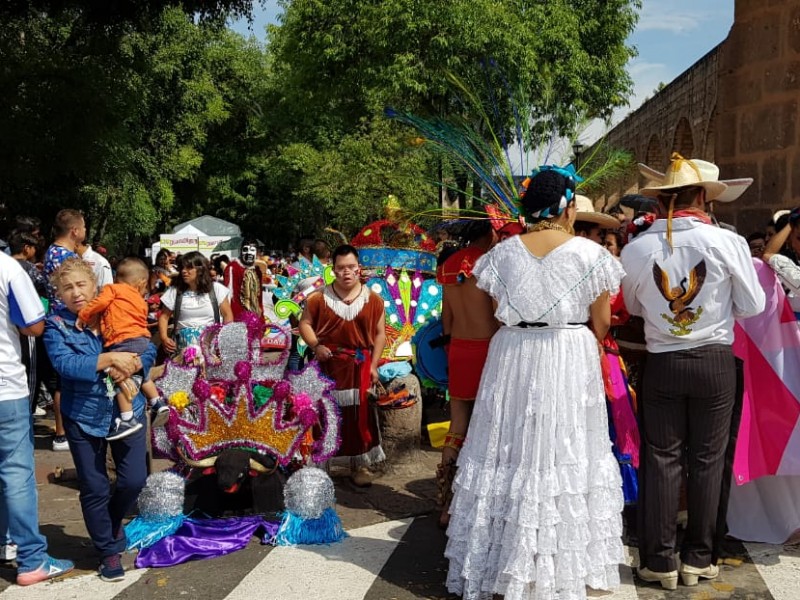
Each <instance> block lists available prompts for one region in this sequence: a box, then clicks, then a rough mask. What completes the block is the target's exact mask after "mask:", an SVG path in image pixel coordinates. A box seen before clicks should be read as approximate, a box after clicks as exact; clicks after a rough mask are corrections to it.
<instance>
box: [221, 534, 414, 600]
mask: <svg viewBox="0 0 800 600" xmlns="http://www.w3.org/2000/svg"><path fill="white" fill-rule="evenodd" d="M411 521H412V520H411V519H404V520H402V521H385V522H383V523H378V524H376V525H370V526H368V527H361V528H359V529H354V530H352V531H350V532H349V533H350V537H349V538H347V539H346V540H344V541H343V542H342V543H340V544H333V545H331V546H317V547H311V548H286V547H279V548H275V550H273V551H272V552H270V553H269V554H268V555H267V556H266V558H264V560H262V561H261V563H260V564H259V565H258V566H257V567H256V568H255V569H253V570H252V571H251V572H250V574H249V575H248V576H247V577H245V578H244V579H243V580H242V582H241V583H240V584H239V585H238V586H237V587H236V589H235V590H233V592H231V593H230V594H228V597H227V598H226V600H249V599H250V598H256V597H259V593H260V592H262V591H263V590H270V589H271V590H280V597H281V600H308V599H309V598H315V597H320V596H324V597H325V598H326V600H353V599H354V598H363V597H364V595H365V594H366V593H367V591H368V590H369V588H370V586H372V583H373V582H374V581H375V578H376V577H377V576H378V574H379V573H380V572H381V569H382V568H383V565H384V564H386V561H387V560H389V557H390V556H391V555H392V552H394V550H395V548H396V547H397V544H398V543H399V542H400V540H401V539H402V538H403V536H404V535H405V533H406V530H407V529H408V526H409V525H410V524H411ZM321 590H325V592H324V594H321V593H320V592H321Z"/></svg>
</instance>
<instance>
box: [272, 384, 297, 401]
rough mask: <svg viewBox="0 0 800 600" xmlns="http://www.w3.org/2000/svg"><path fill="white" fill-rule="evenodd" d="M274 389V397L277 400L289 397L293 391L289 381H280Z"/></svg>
mask: <svg viewBox="0 0 800 600" xmlns="http://www.w3.org/2000/svg"><path fill="white" fill-rule="evenodd" d="M272 389H273V390H274V391H275V393H274V394H273V397H274V398H275V399H276V400H286V398H288V397H289V393H290V392H291V391H292V384H291V383H289V382H288V381H279V382H277V383H276V384H275V386H274V387H273V388H272Z"/></svg>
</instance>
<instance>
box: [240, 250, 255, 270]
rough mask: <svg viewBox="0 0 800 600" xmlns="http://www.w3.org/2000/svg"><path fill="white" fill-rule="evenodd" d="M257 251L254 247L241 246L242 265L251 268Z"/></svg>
mask: <svg viewBox="0 0 800 600" xmlns="http://www.w3.org/2000/svg"><path fill="white" fill-rule="evenodd" d="M257 254H258V251H257V250H256V247H255V246H242V263H243V264H245V265H247V266H248V267H249V266H252V265H253V263H255V262H256V255H257Z"/></svg>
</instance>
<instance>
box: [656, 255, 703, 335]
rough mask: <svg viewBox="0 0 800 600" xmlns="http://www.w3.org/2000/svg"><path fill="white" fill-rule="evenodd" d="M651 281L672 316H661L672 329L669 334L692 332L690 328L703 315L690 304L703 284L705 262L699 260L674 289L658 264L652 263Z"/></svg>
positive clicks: (698, 308) (699, 308)
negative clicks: (653, 282) (667, 305)
mask: <svg viewBox="0 0 800 600" xmlns="http://www.w3.org/2000/svg"><path fill="white" fill-rule="evenodd" d="M653 279H654V280H655V282H656V287H657V288H658V291H659V292H661V295H662V296H664V299H665V300H666V301H667V302H668V303H669V309H670V311H672V314H673V315H674V316H672V317H670V316H669V315H667V314H665V313H662V314H661V318H662V319H664V320H665V321H666V322H667V323H669V324H670V325H672V327H674V329H670V330H669V332H670V333H671V334H672V335H675V336H684V335H689V334H690V333H691V332H692V327H691V326H692V325H694V324H695V323H697V321H698V319H700V317H701V315H702V314H703V307H702V306H699V307H697V309H695V308H693V307H692V306H691V303H692V302H693V301H694V299H695V298H697V294H699V293H700V290H701V289H702V287H703V283H705V280H706V261H705V260H701V261H700V262H699V263H697V264H696V265H695V266H694V268H693V269H692V270H691V271H690V272H689V276H688V277H684V278H683V279H681V281H680V284H678V285H677V286H675V287H672V286H671V284H670V281H669V275H668V274H667V272H666V271H664V269H662V268H661V267H659V266H658V263H653Z"/></svg>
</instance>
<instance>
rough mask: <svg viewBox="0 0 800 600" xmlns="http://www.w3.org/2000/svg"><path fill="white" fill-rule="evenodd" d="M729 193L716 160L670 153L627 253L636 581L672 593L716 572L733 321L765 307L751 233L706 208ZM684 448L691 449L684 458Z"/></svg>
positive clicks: (732, 386)
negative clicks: (683, 512) (639, 333)
mask: <svg viewBox="0 0 800 600" xmlns="http://www.w3.org/2000/svg"><path fill="white" fill-rule="evenodd" d="M727 189H728V186H727V184H725V183H723V182H720V181H719V169H718V168H717V166H716V165H714V164H712V163H710V162H707V161H704V160H699V159H685V158H683V157H682V156H680V155H678V154H674V155H673V157H672V162H671V164H670V167H669V169H668V170H667V172H666V173H665V174H664V177H663V179H662V180H661V181H657V182H655V184H654V185H650V186H649V187H646V188H644V189H642V190H640V193H641V194H643V195H645V196H649V197H654V198H656V199H657V200H658V211H659V212H658V215H657V218H656V219H655V221H654V222H653V224H652V225H651V226H650V228H649V229H647V230H646V231H644V232H642V233H640V234H639V235H637V236H636V237H635V238H634V239H633V240H632V241H631V242H630V243H629V244H628V245H627V246H626V247H625V248H624V249H623V251H622V256H621V260H622V264H623V267H624V268H625V272H626V276H625V278H624V279H623V282H622V289H623V293H624V296H625V304H626V305H627V308H628V310H629V312H630V313H631V314H634V315H638V316H641V317H642V318H643V319H644V330H645V340H646V344H647V352H648V354H647V359H646V362H645V366H644V371H643V374H642V385H641V401H640V411H641V418H642V430H641V435H642V452H641V463H640V464H641V470H640V482H639V486H640V487H639V489H640V497H639V498H640V500H639V513H640V514H639V531H638V533H639V556H640V566H639V571H638V572H639V576H640V577H641V578H642V579H643V580H645V581H652V582H660V583H661V585H662V587H664V588H666V589H675V587H676V586H677V581H678V576H679V575H680V577H681V579H682V580H683V583H684V584H686V585H695V584H696V583H697V581H698V578H705V579H713V578H715V577H717V575H718V573H719V570H718V568H717V566H716V565H715V564H713V562H712V555H713V552H714V539H715V534H716V528H717V514H718V509H719V500H720V490H721V485H722V478H723V472H724V464H725V450H726V447H727V444H728V439H729V435H730V426H731V415H732V412H733V407H734V402H735V394H736V371H735V362H734V355H733V351H732V348H731V346H732V344H733V327H734V319H735V318H745V317H750V316H754V315H757V314H758V313H760V312H761V311H762V310H763V308H764V301H765V300H764V293H763V290H762V289H761V286H760V285H759V283H758V278H757V276H756V272H755V269H754V267H753V263H752V261H751V258H750V251H749V248H748V246H747V243H746V242H745V240H744V239H743V238H742V237H741V236H739V235H737V234H735V233H733V232H730V231H727V230H725V229H721V228H719V227H716V226H714V225H713V224H712V221H711V218H710V217H709V216H708V214H707V213H706V203H708V202H711V201H713V200H715V199H717V198H719V197H720V196H721V195H723V194H724V193H725V192H726V190H727ZM684 453H685V454H684ZM684 456H685V462H686V465H687V467H688V469H687V470H688V483H687V501H688V512H689V522H688V527H687V530H686V535H685V537H684V540H683V544H682V546H681V548H680V563H681V566H680V572H679V571H678V565H677V561H676V557H675V551H676V547H675V546H676V539H675V538H676V530H675V528H676V515H677V512H678V502H679V494H680V487H681V479H682V476H683V475H682V473H683V466H682V465H683V462H684Z"/></svg>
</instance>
